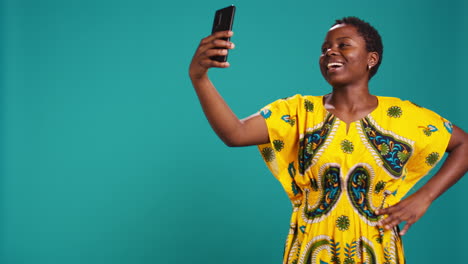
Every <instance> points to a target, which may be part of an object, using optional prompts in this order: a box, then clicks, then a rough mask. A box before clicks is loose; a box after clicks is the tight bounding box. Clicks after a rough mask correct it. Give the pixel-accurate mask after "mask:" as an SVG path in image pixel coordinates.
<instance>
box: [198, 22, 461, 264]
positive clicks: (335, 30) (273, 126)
mask: <svg viewBox="0 0 468 264" xmlns="http://www.w3.org/2000/svg"><path fill="white" fill-rule="evenodd" d="M232 34H233V33H232V32H227V31H225V32H217V33H215V34H213V35H211V36H208V37H206V38H204V39H203V40H202V41H201V43H200V45H199V47H198V49H197V51H196V53H195V55H194V57H193V60H192V63H191V65H190V72H189V73H190V77H191V80H192V83H193V86H194V88H195V91H196V92H197V95H198V97H199V100H200V103H201V105H202V107H203V110H204V112H205V115H206V117H207V118H208V120H209V122H210V124H211V125H212V127H213V129H214V130H215V132H216V133H217V134H218V136H219V137H220V138H221V139H222V140H223V141H224V142H225V143H226V144H227V145H228V146H249V145H258V147H259V150H260V153H261V154H262V156H263V158H264V161H265V163H266V164H267V166H268V168H269V169H270V170H271V172H272V174H273V175H274V176H275V177H276V178H277V179H278V180H279V181H280V183H281V184H282V186H283V188H284V190H285V191H286V193H287V194H288V196H289V198H290V200H291V202H292V204H293V212H292V216H291V222H290V230H289V234H288V238H287V241H286V248H285V254H284V262H283V263H286V264H293V263H294V264H296V263H313V264H323V263H404V262H405V257H404V253H403V252H404V251H403V246H402V241H401V236H402V235H404V234H405V233H406V232H407V231H408V229H409V228H410V226H411V225H412V224H414V223H415V222H416V221H418V220H419V219H420V218H421V216H422V215H423V214H424V213H425V212H426V210H427V208H428V207H429V206H430V204H431V203H432V202H433V201H434V200H435V199H436V198H437V197H438V196H440V195H441V194H442V193H443V192H445V191H446V190H447V189H448V188H449V187H450V186H452V185H453V184H455V183H456V182H457V181H458V180H459V179H460V178H461V177H462V176H463V175H464V174H465V173H466V171H467V170H468V161H467V156H468V135H467V134H466V133H465V132H463V131H462V130H461V129H460V128H458V127H456V126H454V125H452V124H451V123H450V122H449V121H448V120H446V119H444V118H442V117H441V116H439V115H438V114H436V113H434V112H432V111H430V110H428V109H425V108H422V107H420V106H418V105H416V104H413V103H412V102H410V101H403V100H401V99H398V98H392V97H382V96H375V95H372V94H370V92H369V80H370V78H371V77H372V76H373V75H375V74H376V73H377V70H378V67H379V65H380V63H381V62H382V57H383V45H382V41H381V38H380V35H379V33H378V32H377V30H375V29H374V28H373V27H372V26H371V25H370V24H368V23H366V22H364V21H362V20H361V19H358V18H355V17H347V18H344V19H341V20H337V21H336V23H335V24H334V25H333V26H332V27H331V28H330V30H329V31H328V33H327V35H326V37H325V41H324V42H323V45H322V54H321V56H320V59H319V64H320V70H321V72H322V75H323V77H324V78H325V80H326V81H327V82H328V83H329V84H330V85H331V88H332V91H331V93H329V94H326V95H323V96H303V95H294V96H292V97H289V98H286V99H280V100H277V101H275V102H273V103H271V104H269V105H267V106H265V107H264V108H263V109H262V110H261V111H260V112H258V113H256V114H254V115H252V116H250V117H248V118H245V119H242V120H239V119H238V118H237V117H236V115H235V114H234V113H233V112H232V111H231V109H230V108H229V106H228V105H227V104H226V103H225V101H224V100H223V98H222V97H221V96H220V95H219V93H218V92H217V91H216V89H215V87H214V86H213V84H212V83H211V81H210V80H209V78H208V76H207V72H208V69H209V68H212V67H217V68H226V67H229V63H227V62H217V61H214V60H211V59H210V57H211V56H215V55H224V54H226V53H227V50H228V49H232V48H234V44H232V43H231V42H229V41H226V40H223V38H226V37H230V36H232ZM445 152H449V155H448V157H447V159H446V161H445V162H444V164H443V166H442V167H441V169H440V170H439V171H438V172H437V173H436V174H435V175H434V176H433V177H432V179H430V180H429V181H428V182H427V183H426V184H425V185H424V186H423V187H421V188H420V189H419V190H418V191H416V192H415V193H414V194H412V195H410V196H409V197H408V198H405V199H403V197H404V196H405V195H406V194H407V193H408V191H409V190H410V189H411V188H412V187H413V186H414V185H415V184H416V183H417V182H418V181H419V180H420V179H421V178H422V177H423V176H424V175H426V174H427V173H428V172H429V171H430V170H431V169H432V168H433V167H434V166H435V164H436V163H437V162H438V161H440V160H441V157H442V156H443V155H444V153H445ZM402 222H405V226H404V228H403V230H402V231H400V230H399V227H398V224H400V223H402Z"/></svg>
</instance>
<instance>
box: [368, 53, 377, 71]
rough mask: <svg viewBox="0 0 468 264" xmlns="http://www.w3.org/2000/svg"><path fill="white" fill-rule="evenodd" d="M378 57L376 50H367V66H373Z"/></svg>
mask: <svg viewBox="0 0 468 264" xmlns="http://www.w3.org/2000/svg"><path fill="white" fill-rule="evenodd" d="M379 59H380V58H379V54H378V53H377V52H375V51H372V52H369V55H368V56H367V66H368V67H369V68H372V67H374V66H375V65H377V63H378V62H379Z"/></svg>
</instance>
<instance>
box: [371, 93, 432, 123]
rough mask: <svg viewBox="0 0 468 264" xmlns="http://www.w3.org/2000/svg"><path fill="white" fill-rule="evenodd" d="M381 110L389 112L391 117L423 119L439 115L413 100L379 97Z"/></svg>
mask: <svg viewBox="0 0 468 264" xmlns="http://www.w3.org/2000/svg"><path fill="white" fill-rule="evenodd" d="M377 98H378V99H379V106H380V107H381V109H383V110H386V111H387V115H388V116H389V117H403V116H405V117H406V118H421V116H437V117H439V115H438V114H437V113H435V112H433V111H432V110H430V109H427V108H425V107H423V106H421V105H419V104H416V103H414V102H413V101H412V100H405V99H401V98H398V97H388V96H377Z"/></svg>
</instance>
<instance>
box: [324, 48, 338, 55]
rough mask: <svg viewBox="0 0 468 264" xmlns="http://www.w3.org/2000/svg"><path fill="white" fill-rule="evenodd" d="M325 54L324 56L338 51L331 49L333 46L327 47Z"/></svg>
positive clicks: (336, 53)
mask: <svg viewBox="0 0 468 264" xmlns="http://www.w3.org/2000/svg"><path fill="white" fill-rule="evenodd" d="M325 55H326V56H333V55H338V51H336V50H335V49H333V48H328V49H327V50H326V51H325Z"/></svg>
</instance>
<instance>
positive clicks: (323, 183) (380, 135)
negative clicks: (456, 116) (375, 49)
mask: <svg viewBox="0 0 468 264" xmlns="http://www.w3.org/2000/svg"><path fill="white" fill-rule="evenodd" d="M378 101H379V103H378V106H377V108H376V109H375V110H373V111H372V112H371V113H370V114H368V115H367V116H366V117H364V118H362V119H361V120H358V121H355V122H352V123H350V124H349V128H348V130H347V124H346V123H345V122H343V121H341V120H340V119H339V118H338V117H336V116H334V115H333V114H331V113H329V112H328V111H327V110H326V109H325V108H324V106H323V96H302V95H295V96H293V97H290V98H287V99H281V100H278V101H275V102H273V103H272V104H270V105H267V106H266V107H265V108H263V109H262V110H261V115H262V116H263V117H264V118H265V120H266V123H267V126H268V132H269V136H270V143H268V144H264V145H259V150H260V152H261V154H262V156H263V159H264V160H265V162H266V164H267V166H268V167H269V169H270V170H271V172H272V173H273V175H274V176H275V177H276V178H277V179H278V180H279V181H280V183H281V184H282V186H283V188H284V189H285V191H286V193H287V194H288V196H289V198H290V199H291V202H292V204H293V212H292V216H291V224H290V231H289V234H288V237H287V240H286V245H285V254H284V261H283V263H285V264H324V263H334V264H351V263H355V264H358V263H366V264H373V263H381V264H388V263H405V259H404V254H403V247H402V242H401V238H400V236H399V235H398V230H396V229H395V230H387V231H384V230H383V229H382V228H379V227H378V226H377V222H378V221H379V219H380V217H379V216H377V215H376V214H375V210H377V209H378V208H385V207H388V206H391V205H393V204H395V203H397V202H398V201H400V200H401V199H402V198H403V196H404V195H405V194H406V193H407V192H408V191H409V190H410V189H411V188H412V187H413V186H414V184H415V183H416V182H417V181H418V180H420V179H421V178H422V177H423V176H424V175H426V174H427V173H428V172H429V170H430V169H431V168H433V167H434V165H435V164H436V163H437V162H438V161H439V160H440V158H441V157H442V156H443V155H444V153H445V149H446V147H447V145H448V142H449V139H450V135H451V131H452V125H451V123H450V122H448V121H447V120H445V119H443V118H442V117H440V116H439V115H437V114H435V113H434V112H432V111H430V110H427V109H425V108H422V107H420V106H418V105H415V104H413V103H411V102H409V101H402V100H400V99H398V98H391V97H378Z"/></svg>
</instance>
